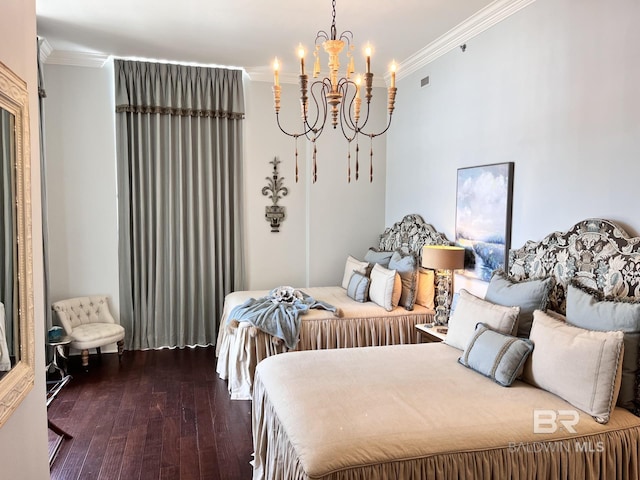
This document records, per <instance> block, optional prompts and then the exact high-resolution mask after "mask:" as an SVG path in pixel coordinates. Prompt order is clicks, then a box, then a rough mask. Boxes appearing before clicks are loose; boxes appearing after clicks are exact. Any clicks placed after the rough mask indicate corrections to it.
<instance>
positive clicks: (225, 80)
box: [115, 59, 244, 119]
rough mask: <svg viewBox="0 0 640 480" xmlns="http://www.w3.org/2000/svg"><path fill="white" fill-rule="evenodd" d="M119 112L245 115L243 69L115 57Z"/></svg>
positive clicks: (218, 116) (204, 115) (222, 116)
mask: <svg viewBox="0 0 640 480" xmlns="http://www.w3.org/2000/svg"><path fill="white" fill-rule="evenodd" d="M115 78H116V112H118V113H121V112H132V113H159V114H165V115H180V116H192V117H214V118H231V119H243V118H244V94H243V89H242V70H231V69H226V68H212V67H196V66H188V65H176V64H171V63H151V62H139V61H133V60H120V59H116V60H115Z"/></svg>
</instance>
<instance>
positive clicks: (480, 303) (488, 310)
mask: <svg viewBox="0 0 640 480" xmlns="http://www.w3.org/2000/svg"><path fill="white" fill-rule="evenodd" d="M519 313H520V307H503V306H502V305H494V304H493V303H491V302H487V301H486V300H483V299H481V298H478V297H476V296H475V295H472V294H471V293H469V292H467V291H466V290H464V289H462V290H460V297H459V298H458V304H457V306H456V309H455V310H454V312H453V313H452V314H451V318H450V319H449V331H448V332H447V338H446V340H445V343H447V344H448V345H451V346H452V347H455V348H459V349H460V350H464V349H466V348H467V345H469V341H470V340H471V338H472V337H473V335H474V333H475V330H476V325H477V324H478V323H485V324H486V325H487V326H488V327H489V328H491V329H492V330H495V331H497V332H500V333H505V334H507V335H509V334H511V331H512V330H513V327H514V326H515V324H516V321H517V320H518V314H519Z"/></svg>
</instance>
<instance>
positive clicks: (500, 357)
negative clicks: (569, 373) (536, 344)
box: [458, 323, 533, 387]
mask: <svg viewBox="0 0 640 480" xmlns="http://www.w3.org/2000/svg"><path fill="white" fill-rule="evenodd" d="M532 350H533V343H532V342H531V340H528V339H525V338H517V337H512V336H511V335H505V334H503V333H500V332H496V331H494V330H491V329H490V328H489V327H487V325H486V324H484V323H479V324H478V325H477V326H476V332H475V334H474V335H473V337H471V341H470V342H469V345H468V346H467V348H466V349H465V350H464V353H463V354H462V356H461V357H460V358H459V359H458V361H459V362H460V363H461V364H462V365H464V366H465V367H469V368H471V369H473V370H475V371H476V372H479V373H481V374H483V375H484V376H486V377H489V378H490V379H492V380H493V381H494V382H496V383H498V384H500V385H502V386H503V387H508V386H510V385H511V384H512V383H513V382H514V381H515V379H516V378H518V376H519V375H520V374H521V373H522V367H523V366H524V362H525V360H526V359H527V357H528V356H529V354H530V353H531V351H532Z"/></svg>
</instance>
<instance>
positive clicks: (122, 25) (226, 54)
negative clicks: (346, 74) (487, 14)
mask: <svg viewBox="0 0 640 480" xmlns="http://www.w3.org/2000/svg"><path fill="white" fill-rule="evenodd" d="M492 3H494V4H497V3H505V1H504V0H497V1H491V0H337V6H336V27H337V31H338V34H340V33H341V32H342V31H343V30H351V31H352V32H353V35H354V43H355V45H356V51H355V53H356V62H358V61H360V59H361V58H362V57H360V54H359V50H361V49H362V47H364V45H366V44H367V43H368V42H370V43H371V45H372V46H373V48H374V55H373V59H372V70H373V72H374V73H376V74H381V73H383V72H385V71H386V70H387V69H388V65H389V64H390V63H391V61H392V60H395V61H396V62H397V63H399V64H402V62H404V61H405V60H406V59H408V58H409V57H411V56H412V55H413V54H415V53H416V52H418V51H419V50H421V49H423V48H424V47H426V46H427V45H428V44H430V43H431V42H432V41H434V40H435V39H437V38H439V37H441V36H442V35H444V34H445V33H447V32H449V31H450V30H451V29H453V28H454V27H456V26H457V25H458V24H460V23H461V22H463V21H465V20H466V19H468V18H469V17H472V16H473V15H474V14H476V13H477V12H478V11H480V10H482V9H483V8H484V7H486V6H487V5H490V4H492ZM331 9H332V7H331V0H318V1H315V2H309V1H305V0H299V1H297V2H293V1H290V0H271V1H258V0H224V1H223V0H208V1H207V0H177V1H169V0H110V1H102V0H36V13H37V20H38V35H39V36H41V37H44V38H46V40H47V41H48V42H49V44H50V45H51V47H52V48H53V51H54V52H56V51H71V52H83V53H101V54H105V55H114V56H117V57H138V58H147V59H155V60H167V61H175V62H183V63H190V62H194V63H201V64H214V65H225V66H236V67H243V68H245V69H246V70H247V71H250V72H251V71H253V72H260V71H264V72H266V71H268V70H269V69H270V68H271V67H270V66H271V62H272V61H273V58H274V57H275V56H278V57H279V60H280V62H281V64H282V68H283V71H285V72H286V71H291V72H292V71H294V70H295V69H296V68H297V60H296V56H295V52H296V47H297V45H298V43H300V42H301V43H302V44H303V45H304V46H305V47H306V48H307V50H309V49H310V48H312V47H313V44H314V41H315V36H316V33H317V32H318V30H325V31H330V27H331ZM308 58H309V60H308V61H309V62H310V57H308ZM362 67H363V66H362V61H360V65H358V63H357V64H356V69H357V70H361V69H362ZM323 68H324V65H323Z"/></svg>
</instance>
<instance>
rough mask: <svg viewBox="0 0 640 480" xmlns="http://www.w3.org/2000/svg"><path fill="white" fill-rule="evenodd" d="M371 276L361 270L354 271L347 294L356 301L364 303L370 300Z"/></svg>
mask: <svg viewBox="0 0 640 480" xmlns="http://www.w3.org/2000/svg"><path fill="white" fill-rule="evenodd" d="M369 282H370V280H369V277H367V276H366V275H365V274H363V273H361V272H353V275H351V278H350V279H349V285H348V286H347V295H348V296H349V297H351V298H353V299H354V300H355V301H356V302H360V303H364V302H366V301H368V300H369Z"/></svg>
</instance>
